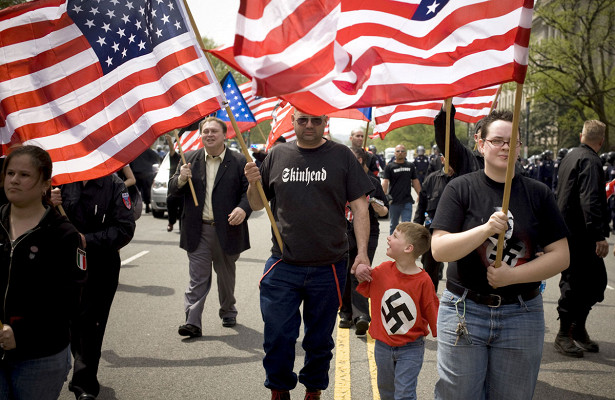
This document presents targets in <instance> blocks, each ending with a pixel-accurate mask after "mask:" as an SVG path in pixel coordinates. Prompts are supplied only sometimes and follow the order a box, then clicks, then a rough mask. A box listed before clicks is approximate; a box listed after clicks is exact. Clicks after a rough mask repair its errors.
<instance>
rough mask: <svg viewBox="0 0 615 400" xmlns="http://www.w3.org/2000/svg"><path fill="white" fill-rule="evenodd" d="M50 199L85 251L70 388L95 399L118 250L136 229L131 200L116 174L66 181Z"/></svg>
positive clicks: (73, 331)
mask: <svg viewBox="0 0 615 400" xmlns="http://www.w3.org/2000/svg"><path fill="white" fill-rule="evenodd" d="M51 200H52V202H53V203H54V205H56V206H57V205H59V204H62V206H63V208H64V210H65V211H66V216H67V217H68V219H69V220H70V221H71V222H72V223H73V225H75V227H76V228H77V230H78V231H79V233H80V234H81V240H82V245H83V247H84V248H85V251H86V254H87V263H88V266H87V268H88V279H87V283H86V285H85V289H84V292H83V297H82V304H81V308H80V309H81V311H80V315H79V317H78V319H77V321H75V323H74V324H73V326H72V327H71V351H72V353H73V356H74V358H75V363H74V369H73V378H72V380H71V382H70V383H69V390H71V391H72V392H74V393H75V398H76V399H78V400H92V399H95V398H96V396H98V393H99V391H100V384H99V383H98V379H97V378H96V375H97V373H98V364H99V362H100V355H101V348H102V343H103V337H104V334H105V327H106V326H107V319H108V318H109V311H110V310H111V304H112V303H113V297H114V296H115V291H116V290H117V285H118V281H119V275H120V264H121V260H120V253H119V250H120V249H121V248H122V247H124V246H126V245H127V244H128V243H129V242H130V240H131V239H132V237H133V235H134V231H135V220H134V214H133V211H132V204H131V201H130V196H129V194H128V190H127V189H126V186H125V185H124V182H122V180H121V179H120V178H119V177H118V176H116V175H115V174H112V175H108V176H105V177H102V178H98V179H94V180H88V181H82V182H74V183H69V184H66V185H63V186H62V187H61V189H59V188H56V189H54V190H53V191H52V197H51Z"/></svg>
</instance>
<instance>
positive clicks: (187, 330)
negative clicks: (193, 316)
mask: <svg viewBox="0 0 615 400" xmlns="http://www.w3.org/2000/svg"><path fill="white" fill-rule="evenodd" d="M177 333H179V334H180V335H181V336H189V337H191V338H195V337H201V336H203V332H201V328H199V327H198V326H194V325H192V324H185V325H182V326H180V327H179V329H178V330H177Z"/></svg>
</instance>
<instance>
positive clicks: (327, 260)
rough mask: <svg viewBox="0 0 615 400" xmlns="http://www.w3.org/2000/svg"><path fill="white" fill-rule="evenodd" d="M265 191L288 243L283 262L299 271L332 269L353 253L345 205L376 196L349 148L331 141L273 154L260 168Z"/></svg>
mask: <svg viewBox="0 0 615 400" xmlns="http://www.w3.org/2000/svg"><path fill="white" fill-rule="evenodd" d="M260 171H261V176H262V183H263V189H264V191H265V194H266V195H267V198H268V199H270V200H272V211H273V214H274V216H275V219H276V222H277V225H278V229H279V230H280V234H281V235H282V241H283V242H284V254H283V257H282V255H281V254H280V249H279V248H278V244H277V241H276V240H275V238H272V242H273V248H272V253H273V255H274V256H276V257H282V258H283V259H284V261H285V262H287V263H289V264H296V265H329V264H332V263H335V262H337V261H339V260H341V259H342V258H343V257H344V255H345V254H346V253H347V251H348V241H347V238H346V217H345V206H346V202H349V201H353V200H356V199H358V198H359V197H361V196H365V195H366V194H368V193H370V192H371V191H372V190H374V188H373V186H372V184H371V183H370V181H369V178H368V177H367V175H366V174H365V172H364V171H363V168H362V167H361V165H360V164H359V162H358V161H357V159H356V157H355V156H354V154H353V153H352V152H351V151H350V149H349V148H348V147H346V146H343V145H340V144H337V143H334V142H331V141H327V142H325V144H323V145H322V146H320V147H318V148H316V149H302V148H300V147H298V146H297V143H296V142H291V143H283V144H279V145H277V146H275V147H273V148H272V149H271V151H270V152H269V155H268V156H267V158H265V160H264V161H263V164H262V165H261V167H260Z"/></svg>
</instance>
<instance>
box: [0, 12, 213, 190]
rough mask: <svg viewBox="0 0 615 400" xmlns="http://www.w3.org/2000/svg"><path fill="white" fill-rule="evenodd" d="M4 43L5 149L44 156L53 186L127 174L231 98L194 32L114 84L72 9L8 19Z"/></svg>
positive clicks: (0, 137)
mask: <svg viewBox="0 0 615 400" xmlns="http://www.w3.org/2000/svg"><path fill="white" fill-rule="evenodd" d="M177 5H178V6H179V7H181V9H182V14H183V16H184V21H189V19H188V18H187V14H186V12H185V10H184V9H183V5H182V3H181V2H178V3H177ZM183 23H185V22H183ZM187 25H188V26H190V24H189V23H188V24H187ZM190 29H191V28H190ZM0 36H1V37H2V40H1V41H0V70H2V71H4V72H3V73H2V74H1V75H0V144H1V145H2V147H3V150H5V151H6V150H8V148H9V147H10V146H11V145H13V144H16V143H23V144H35V145H38V146H40V147H42V148H44V149H45V150H47V151H48V152H49V154H50V155H51V158H52V160H53V162H54V164H53V175H54V176H53V183H54V184H55V185H57V184H62V183H68V182H74V181H81V180H86V179H94V178H97V177H100V176H104V175H107V174H109V173H112V172H114V171H116V170H118V169H120V168H121V167H122V166H124V165H125V164H127V163H129V162H130V161H132V160H133V159H134V158H135V157H136V156H138V155H139V154H141V153H142V152H143V151H144V150H145V149H146V148H147V147H149V146H150V145H151V144H152V143H153V142H154V141H155V139H156V138H157V137H158V136H160V135H162V134H164V133H166V132H169V131H172V130H173V129H175V128H178V127H180V126H186V125H189V124H191V123H193V122H194V121H196V120H198V119H200V118H201V117H202V116H204V115H207V114H209V113H211V112H212V111H215V110H217V109H218V108H219V107H220V105H219V103H220V101H221V100H222V99H223V96H224V95H223V93H222V92H221V90H220V86H219V84H218V82H217V81H216V80H215V75H214V73H213V72H212V70H211V68H210V67H209V64H208V62H207V60H206V59H205V56H204V54H203V53H202V51H201V50H200V47H199V46H198V44H197V41H196V37H195V35H194V33H193V32H192V31H190V32H189V33H186V34H183V35H180V36H177V37H176V38H174V39H171V40H168V41H166V42H164V43H163V44H161V45H159V46H157V47H156V48H154V50H153V52H152V53H150V54H148V55H144V56H142V57H139V58H136V59H134V60H132V61H130V62H127V63H125V64H124V65H122V66H120V67H118V68H117V69H116V70H114V71H113V73H110V74H108V75H103V74H102V71H101V68H100V66H99V60H98V59H97V57H96V55H95V53H94V51H93V50H92V48H91V47H90V46H89V44H88V42H87V40H86V39H85V37H84V36H82V34H81V32H80V30H79V29H78V28H77V27H76V26H75V25H74V24H73V23H72V20H70V18H69V17H68V15H67V13H66V2H65V1H61V0H50V1H39V2H32V3H27V4H24V5H23V6H22V7H18V8H16V9H7V10H4V11H1V12H0ZM212 78H213V79H212Z"/></svg>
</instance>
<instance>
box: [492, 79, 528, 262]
mask: <svg viewBox="0 0 615 400" xmlns="http://www.w3.org/2000/svg"><path fill="white" fill-rule="evenodd" d="M522 95H523V83H517V91H516V93H515V111H514V114H513V124H512V133H511V134H510V144H509V150H508V165H507V166H506V181H505V183H504V198H503V199H502V212H503V213H504V214H506V215H508V205H509V202H510V190H511V186H512V179H513V177H514V176H515V163H516V162H517V140H519V116H520V114H521V100H522ZM505 235H506V232H503V233H500V234H499V235H498V247H497V254H496V257H495V264H494V266H495V267H496V268H498V267H500V266H501V265H502V255H503V254H504V236H505Z"/></svg>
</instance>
